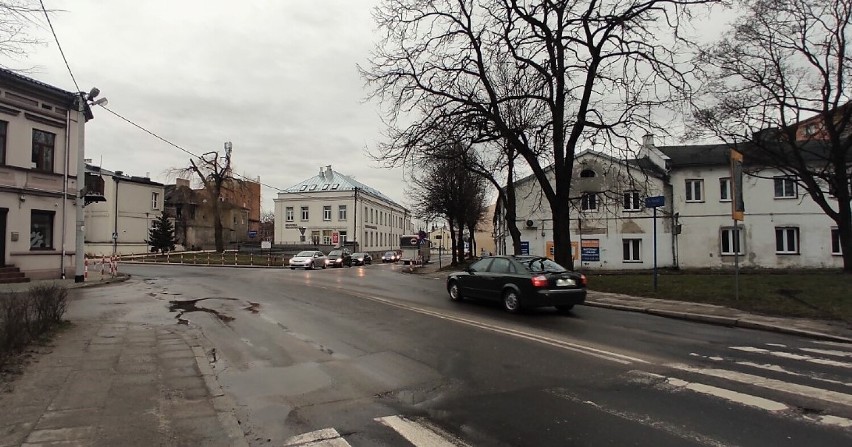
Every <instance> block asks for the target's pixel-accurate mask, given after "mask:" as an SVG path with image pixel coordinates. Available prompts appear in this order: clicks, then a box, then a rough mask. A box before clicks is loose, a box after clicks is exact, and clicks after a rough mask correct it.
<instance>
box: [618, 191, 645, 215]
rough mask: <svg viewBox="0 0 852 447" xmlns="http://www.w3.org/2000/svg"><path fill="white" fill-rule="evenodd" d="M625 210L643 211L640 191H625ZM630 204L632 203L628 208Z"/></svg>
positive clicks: (630, 211) (632, 211) (631, 211)
mask: <svg viewBox="0 0 852 447" xmlns="http://www.w3.org/2000/svg"><path fill="white" fill-rule="evenodd" d="M622 205H623V206H624V211H625V212H629V213H635V212H637V211H642V200H641V197H640V196H639V191H636V190H633V191H626V192H625V193H624V203H622ZM628 205H632V206H631V207H629V208H628Z"/></svg>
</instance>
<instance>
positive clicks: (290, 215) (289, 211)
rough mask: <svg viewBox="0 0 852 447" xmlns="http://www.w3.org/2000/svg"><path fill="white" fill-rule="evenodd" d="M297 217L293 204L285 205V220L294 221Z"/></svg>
mask: <svg viewBox="0 0 852 447" xmlns="http://www.w3.org/2000/svg"><path fill="white" fill-rule="evenodd" d="M295 218H296V210H295V208H294V207H292V206H286V207H284V221H285V222H293V220H294V219H295Z"/></svg>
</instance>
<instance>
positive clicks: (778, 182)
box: [773, 177, 797, 199]
mask: <svg viewBox="0 0 852 447" xmlns="http://www.w3.org/2000/svg"><path fill="white" fill-rule="evenodd" d="M773 180H774V181H775V198H776V199H789V198H795V197H796V195H797V194H796V182H794V181H793V179H792V178H790V177H775V178H774V179H773Z"/></svg>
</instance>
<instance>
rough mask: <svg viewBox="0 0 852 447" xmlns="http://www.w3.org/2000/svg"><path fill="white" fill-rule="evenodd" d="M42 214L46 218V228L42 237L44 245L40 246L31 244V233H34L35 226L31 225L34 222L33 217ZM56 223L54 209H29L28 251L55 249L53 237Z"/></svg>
mask: <svg viewBox="0 0 852 447" xmlns="http://www.w3.org/2000/svg"><path fill="white" fill-rule="evenodd" d="M36 216H42V217H46V218H47V219H48V222H47V225H46V226H45V228H46V229H47V235H46V236H45V237H44V240H45V242H44V243H45V245H44V246H42V247H36V246H33V239H32V237H33V233H35V231H34V230H35V228H34V227H33V225H34V223H35V217H36ZM55 223H56V211H48V210H30V251H42V250H55V247H54V245H53V239H54V237H53V236H54V233H55V231H54V226H55Z"/></svg>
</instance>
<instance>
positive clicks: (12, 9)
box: [0, 0, 52, 65]
mask: <svg viewBox="0 0 852 447" xmlns="http://www.w3.org/2000/svg"><path fill="white" fill-rule="evenodd" d="M48 12H52V11H51V10H48ZM43 14H44V11H42V9H41V5H40V4H39V2H38V1H34V0H4V1H2V2H0V55H2V56H4V57H6V58H15V57H22V56H25V55H26V53H27V49H28V48H29V47H31V46H33V45H37V44H39V43H40V41H39V40H38V39H35V38H33V37H30V35H29V34H28V32H27V30H28V28H30V27H31V26H33V25H39V24H40V22H41V19H43V18H44V16H43ZM3 65H5V63H4V64H3Z"/></svg>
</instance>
